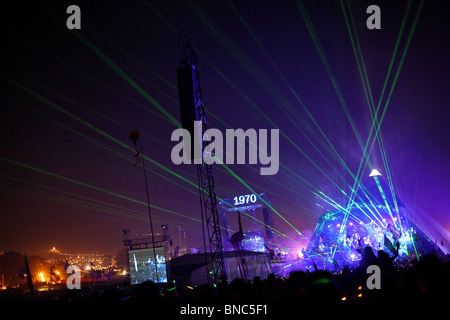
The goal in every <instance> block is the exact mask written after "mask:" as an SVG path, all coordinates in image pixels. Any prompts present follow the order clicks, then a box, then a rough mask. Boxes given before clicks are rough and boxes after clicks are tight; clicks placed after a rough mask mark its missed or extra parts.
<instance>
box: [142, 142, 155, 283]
mask: <svg viewBox="0 0 450 320" xmlns="http://www.w3.org/2000/svg"><path fill="white" fill-rule="evenodd" d="M139 147H140V149H141V154H142V168H143V169H144V181H145V194H146V196H147V208H148V217H149V219H150V232H151V233H152V246H153V258H154V259H155V274H156V282H157V283H158V282H159V277H158V264H157V261H156V248H155V234H154V233H153V222H152V210H151V208H150V196H149V194H148V183H147V170H146V169H145V160H144V151H143V149H142V138H140V139H139Z"/></svg>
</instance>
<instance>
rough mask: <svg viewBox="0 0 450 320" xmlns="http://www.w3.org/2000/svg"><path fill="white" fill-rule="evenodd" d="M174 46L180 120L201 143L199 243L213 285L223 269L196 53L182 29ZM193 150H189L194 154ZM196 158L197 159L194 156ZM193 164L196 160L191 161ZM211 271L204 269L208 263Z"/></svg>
mask: <svg viewBox="0 0 450 320" xmlns="http://www.w3.org/2000/svg"><path fill="white" fill-rule="evenodd" d="M178 48H179V49H180V52H181V54H182V56H183V60H181V66H180V67H178V69H177V75H178V94H179V98H180V110H181V122H182V126H183V128H185V129H188V130H189V131H190V132H191V137H194V135H197V137H199V140H198V141H199V142H200V144H201V146H202V147H201V156H202V158H201V159H200V161H197V163H198V164H197V177H198V187H199V195H200V207H201V216H202V229H203V242H204V245H205V259H206V268H207V274H211V275H212V279H210V277H208V282H211V281H212V283H213V284H217V283H218V282H219V280H220V278H221V277H225V278H226V269H225V261H224V253H223V246H222V238H221V233H220V224H219V212H218V208H217V197H216V189H215V185H214V175H213V167H212V165H210V164H207V163H206V162H205V161H204V160H203V152H204V146H203V143H202V141H203V139H202V137H203V134H204V132H205V131H206V130H207V125H206V118H205V109H204V105H203V98H202V90H201V85H200V77H199V71H198V65H197V54H196V52H195V50H194V48H193V47H192V44H191V43H190V41H189V40H188V38H187V35H186V33H185V32H179V34H178ZM194 121H200V122H201V129H198V128H197V130H196V132H194V130H193V129H192V128H193V125H194ZM194 153H195V152H192V154H191V155H192V156H194ZM197 160H198V159H197ZM194 163H196V161H194ZM206 242H208V244H209V250H210V253H211V255H210V258H209V257H208V254H207V248H206ZM209 264H211V271H210V272H208V265H209Z"/></svg>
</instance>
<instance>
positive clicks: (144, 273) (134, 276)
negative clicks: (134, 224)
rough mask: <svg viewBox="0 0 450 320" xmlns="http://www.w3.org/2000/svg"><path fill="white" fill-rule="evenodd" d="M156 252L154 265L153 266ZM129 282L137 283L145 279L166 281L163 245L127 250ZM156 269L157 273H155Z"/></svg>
mask: <svg viewBox="0 0 450 320" xmlns="http://www.w3.org/2000/svg"><path fill="white" fill-rule="evenodd" d="M155 254H156V266H155ZM128 257H129V258H130V279H131V284H139V283H142V282H144V281H147V280H151V281H153V282H155V283H164V282H167V268H166V258H165V255H164V247H157V248H155V252H153V248H150V249H138V250H129V251H128ZM156 270H157V271H158V273H156Z"/></svg>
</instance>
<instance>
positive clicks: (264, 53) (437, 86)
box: [0, 0, 450, 253]
mask: <svg viewBox="0 0 450 320" xmlns="http://www.w3.org/2000/svg"><path fill="white" fill-rule="evenodd" d="M71 4H77V5H78V6H79V7H80V8H81V30H69V29H68V28H67V27H66V19H67V18H68V17H69V14H66V8H67V7H68V6H69V5H71ZM372 4H376V5H379V7H380V8H381V29H380V30H369V29H368V28H367V27H366V20H367V18H368V17H369V14H367V13H366V8H367V7H368V6H369V5H372ZM449 12H450V6H449V4H448V3H447V2H445V1H425V2H420V1H411V2H408V1H359V0H358V1H356V0H351V1H342V2H341V1H323V0H320V1H303V2H296V1H191V2H189V1H172V0H170V1H150V0H149V1H130V2H124V1H121V2H118V3H116V2H114V1H85V2H84V1H76V2H73V1H71V2H66V1H33V2H31V1H30V2H20V1H17V2H14V4H6V5H5V4H3V5H2V10H1V23H2V25H1V30H0V32H1V38H0V39H1V59H0V68H1V69H0V74H1V75H0V106H1V116H0V132H1V134H0V146H1V148H0V204H1V206H0V217H1V220H0V233H1V236H0V251H7V250H16V251H20V252H34V253H39V252H44V251H46V250H48V249H50V248H51V247H53V246H55V247H57V248H60V250H63V251H66V252H93V251H101V252H110V253H115V252H117V251H118V250H119V249H120V248H121V246H122V243H121V240H122V229H130V230H131V233H130V236H132V237H135V236H136V237H138V236H142V234H146V233H149V232H150V228H149V222H148V221H149V219H148V212H147V206H146V193H145V185H144V178H143V171H142V169H140V168H139V167H136V166H133V164H134V163H135V158H134V157H133V155H134V154H135V151H134V146H133V144H132V142H131V141H130V139H129V137H128V134H129V132H130V131H131V130H132V129H137V130H139V131H140V133H141V138H142V140H141V142H142V147H143V150H142V151H143V154H145V156H146V157H148V158H145V163H146V166H147V170H148V171H147V177H148V181H149V196H150V203H151V205H152V214H153V223H154V229H155V232H160V230H161V229H160V225H161V224H168V225H169V231H170V234H171V235H172V238H173V239H174V245H177V244H178V242H179V240H178V239H179V234H178V229H179V227H181V228H182V229H183V230H185V231H186V235H187V238H188V244H187V246H188V247H197V248H201V247H202V245H203V244H202V237H201V218H200V207H199V198H198V189H197V176H196V167H195V166H194V165H180V166H176V165H174V164H173V163H172V161H171V158H170V154H171V150H172V148H173V146H174V145H175V144H176V143H175V142H172V141H171V140H170V137H171V133H172V131H173V130H175V129H176V128H178V126H177V123H178V122H179V121H180V110H179V102H178V88H177V78H176V69H177V67H178V66H179V65H180V60H181V54H180V52H179V50H178V39H177V34H178V31H180V30H184V31H186V32H187V34H188V36H189V39H190V40H191V42H192V44H193V46H194V47H195V50H196V52H197V55H198V63H199V70H200V78H201V84H202V92H203V98H204V103H205V108H206V113H207V121H208V126H209V127H210V128H218V129H220V130H222V131H223V132H225V129H227V128H232V129H237V128H243V129H244V130H246V129H248V128H254V129H275V128H278V129H279V130H280V163H281V164H280V169H279V171H278V173H277V174H276V175H273V176H262V175H260V174H259V169H260V167H261V164H256V165H236V164H235V165H229V166H228V168H229V169H230V170H232V171H233V173H234V175H233V174H231V173H230V172H229V171H228V170H227V169H226V168H224V167H223V166H220V165H216V166H215V167H214V176H215V183H216V191H217V196H218V197H220V198H233V197H234V196H237V195H242V194H249V193H251V192H250V191H249V189H248V188H247V185H248V186H249V187H250V188H251V189H253V190H255V191H256V192H266V193H268V194H269V195H270V197H271V201H272V206H273V208H274V209H275V210H276V213H273V218H274V222H275V228H276V229H278V230H279V231H280V232H282V233H284V234H285V235H286V236H287V238H285V239H284V241H285V243H286V244H287V245H288V246H291V247H295V246H302V245H305V243H306V242H305V240H304V238H305V237H306V238H307V237H308V236H309V235H310V234H311V232H312V230H313V229H314V227H315V224H316V223H317V221H318V218H319V216H320V215H322V214H323V213H325V212H326V211H327V210H334V209H333V208H332V207H331V206H330V205H329V204H327V203H326V202H325V201H324V200H323V199H319V198H317V197H316V195H317V194H320V193H319V192H322V193H323V194H326V195H327V196H328V197H329V198H330V199H333V200H334V201H336V203H339V204H341V205H345V204H346V200H348V199H346V197H345V196H344V195H343V193H342V192H341V190H343V191H345V192H350V190H351V187H352V186H353V183H354V177H352V176H356V175H357V172H358V168H359V166H360V163H362V166H361V170H362V171H361V172H360V173H359V176H358V177H359V180H364V179H365V178H366V177H367V176H368V175H369V173H370V171H371V169H372V168H377V169H378V170H379V171H380V172H381V173H382V175H383V177H384V178H385V179H386V181H387V179H388V176H389V177H390V178H391V181H392V185H393V186H394V187H395V190H396V192H397V195H398V197H399V198H400V199H401V200H402V202H404V203H405V205H406V207H407V208H408V210H409V214H410V215H411V217H412V218H416V219H417V220H421V221H426V223H427V225H428V227H430V226H432V227H433V230H435V231H437V233H436V234H433V235H430V238H432V240H433V241H434V240H436V239H434V238H433V237H435V238H438V237H439V238H441V239H444V241H448V240H449V232H450V214H449V213H450V212H449V208H450V196H449V195H450V183H449V180H450V166H449V161H448V160H449V159H450V139H449V132H450V130H449V120H450V103H449V101H450V62H449V61H450V59H449V58H450V20H449V19H448V13H449ZM405 13H406V14H405ZM394 54H395V55H394ZM391 62H392V63H391ZM385 84H386V85H385ZM365 88H366V90H365ZM380 98H381V103H380V104H378V102H379V101H380ZM378 105H379V112H378V114H377V121H376V122H377V123H380V122H381V126H380V131H379V132H380V139H376V140H375V143H374V144H373V149H372V150H371V152H370V153H369V150H367V154H368V156H367V159H370V163H368V162H367V161H366V158H365V157H364V156H363V149H364V146H365V145H366V142H367V141H368V139H369V138H370V140H369V142H370V143H369V148H370V146H371V145H372V141H373V140H374V137H375V135H374V131H373V132H372V133H371V135H370V137H369V132H370V131H371V130H370V129H371V126H372V123H373V122H374V121H373V114H374V113H375V112H374V110H375V109H377V106H378ZM369 148H368V149H369ZM383 155H384V157H385V158H384V159H385V161H383ZM386 164H387V167H386ZM387 172H389V174H388V173H387ZM243 182H245V184H244V183H243ZM286 221H287V222H289V224H290V225H289V224H288V223H287V222H286ZM250 223H251V222H250V220H248V219H247V218H244V219H243V224H244V226H249V225H250ZM299 232H300V233H301V234H299ZM439 238H438V241H439ZM446 245H448V244H446Z"/></svg>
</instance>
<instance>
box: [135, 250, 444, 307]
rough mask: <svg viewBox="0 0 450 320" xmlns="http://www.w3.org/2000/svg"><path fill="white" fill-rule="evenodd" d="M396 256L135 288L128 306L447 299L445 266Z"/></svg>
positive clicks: (431, 258) (431, 257)
mask: <svg viewBox="0 0 450 320" xmlns="http://www.w3.org/2000/svg"><path fill="white" fill-rule="evenodd" d="M396 258H397V254H395V255H394V256H392V257H390V256H389V254H387V253H386V252H384V251H382V250H380V251H378V252H377V254H375V253H374V252H373V250H372V248H371V247H365V248H364V251H363V256H362V259H361V260H360V262H359V266H358V267H356V268H354V269H350V268H348V267H344V268H343V269H342V270H341V271H340V272H336V273H331V272H329V271H323V270H315V271H313V272H310V271H300V270H299V271H293V272H291V273H290V274H289V276H288V277H286V278H284V277H277V276H275V275H274V274H270V275H269V276H268V277H267V278H265V279H261V278H259V277H255V278H254V279H252V281H245V280H244V279H242V278H236V279H234V280H232V281H231V282H230V283H227V282H226V281H221V282H220V283H219V284H218V285H217V286H216V287H215V286H212V285H210V284H204V285H201V286H198V287H178V286H177V285H176V284H174V283H171V284H169V285H168V286H167V287H166V288H164V290H162V291H160V292H159V291H158V287H157V286H156V284H154V283H152V282H145V283H142V284H141V285H138V286H137V287H136V288H135V290H134V292H133V293H132V294H131V296H130V300H131V301H144V300H146V301H148V300H149V299H151V300H153V301H160V302H183V303H257V302H264V303H278V302H281V303H284V304H286V303H287V304H292V305H295V304H297V303H309V302H321V303H339V302H341V301H347V302H359V301H361V302H367V301H374V302H386V303H389V302H394V301H395V302H398V301H400V300H404V301H419V300H420V301H437V300H448V298H449V297H450V295H449V290H448V288H449V285H450V261H448V260H447V259H445V258H438V257H437V256H436V255H435V254H427V255H425V256H422V257H421V258H420V260H415V261H411V262H410V263H409V264H408V265H400V264H398V265H397V264H395V263H394V261H395V259H396ZM370 265H377V266H378V267H379V269H380V271H381V275H380V280H381V283H380V288H379V289H370V288H368V286H367V279H368V277H369V276H370V274H368V273H367V267H368V266H370Z"/></svg>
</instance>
